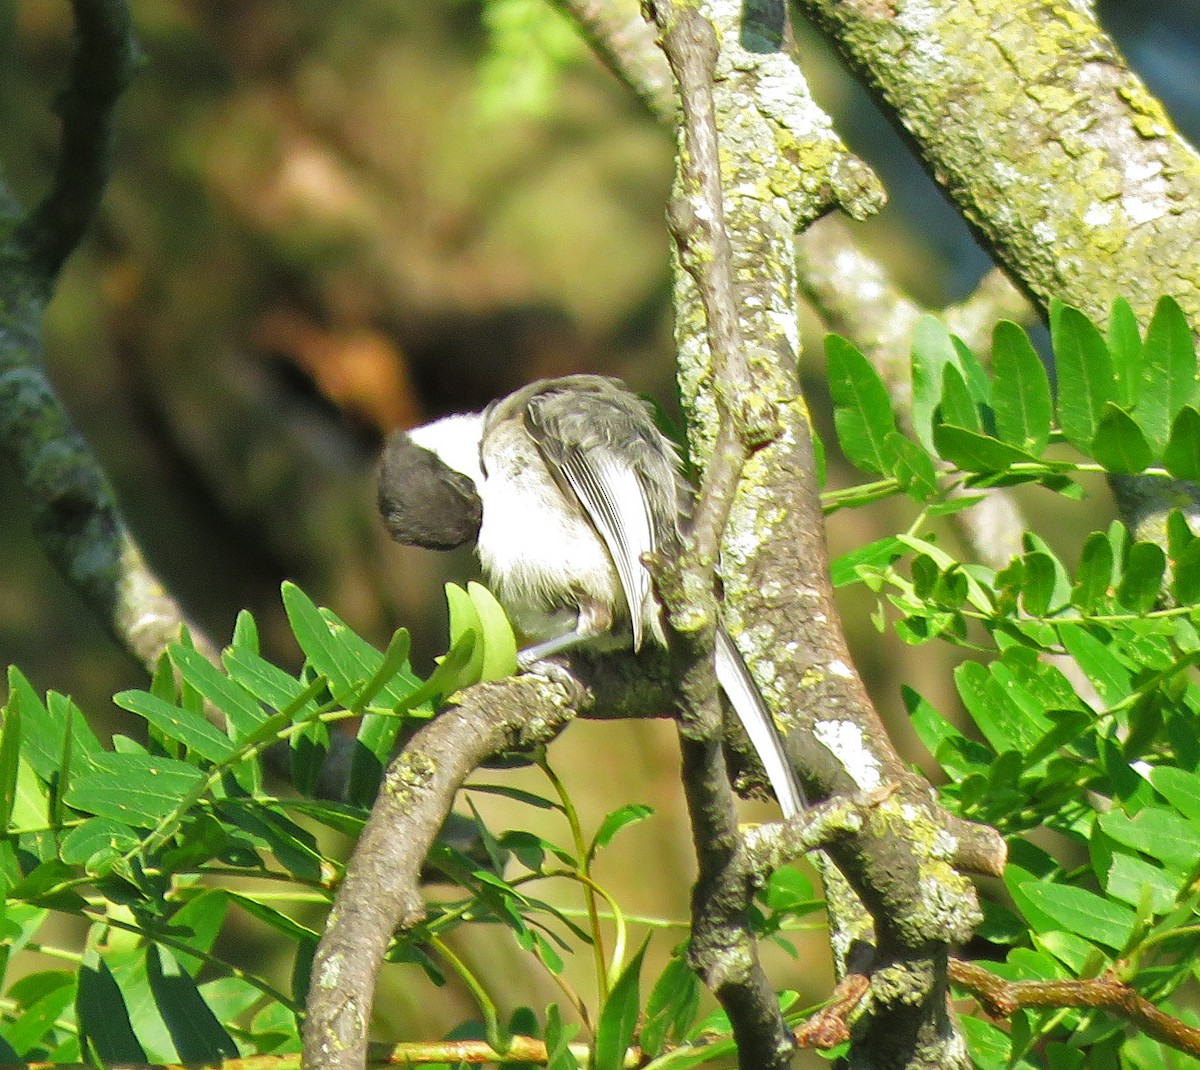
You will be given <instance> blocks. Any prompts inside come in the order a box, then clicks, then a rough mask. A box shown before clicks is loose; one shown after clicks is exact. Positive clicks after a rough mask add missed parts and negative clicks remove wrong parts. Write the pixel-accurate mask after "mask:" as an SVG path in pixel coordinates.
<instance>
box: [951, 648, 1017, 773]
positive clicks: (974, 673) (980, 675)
mask: <svg viewBox="0 0 1200 1070" xmlns="http://www.w3.org/2000/svg"><path fill="white" fill-rule="evenodd" d="M954 683H955V685H956V686H957V688H958V693H959V696H960V697H961V698H962V700H963V705H964V706H966V708H967V712H968V713H970V715H971V717H972V719H973V720H974V721H975V723H976V724H977V725H978V726H979V730H980V732H982V733H983V736H984V738H985V739H986V740H987V741H988V742H989V743H990V744H991V745H992V747H994V748H995V749H996V751H998V752H1003V751H1010V750H1019V749H1021V739H1022V736H1023V735H1024V734H1025V733H1023V732H1022V730H1021V727H1020V716H1021V715H1020V713H1019V711H1018V710H1017V709H1016V707H1015V706H1013V704H1012V703H1011V702H1009V700H1008V698H1007V697H1006V696H1005V695H1004V694H1003V692H1002V691H1000V689H999V688H997V687H996V685H995V683H994V682H993V680H992V678H991V675H990V674H989V673H988V671H987V669H986V668H985V667H984V666H983V665H981V664H979V662H977V661H964V662H963V663H962V664H961V665H959V666H958V668H957V669H955V670H954Z"/></svg>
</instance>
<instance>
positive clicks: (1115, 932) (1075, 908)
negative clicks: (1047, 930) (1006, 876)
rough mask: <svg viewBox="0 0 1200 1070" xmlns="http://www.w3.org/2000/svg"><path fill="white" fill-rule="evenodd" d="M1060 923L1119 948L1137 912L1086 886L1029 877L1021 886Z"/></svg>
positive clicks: (1095, 939)
mask: <svg viewBox="0 0 1200 1070" xmlns="http://www.w3.org/2000/svg"><path fill="white" fill-rule="evenodd" d="M1019 892H1020V894H1021V895H1023V896H1025V897H1027V898H1028V899H1029V900H1030V901H1031V902H1032V903H1034V904H1035V905H1036V906H1037V907H1038V909H1039V910H1041V911H1043V912H1044V913H1045V914H1047V915H1048V916H1049V917H1050V918H1051V919H1052V920H1053V921H1054V922H1055V923H1056V924H1057V925H1058V926H1061V927H1062V928H1063V929H1065V930H1066V931H1067V932H1069V933H1075V934H1076V935H1078V936H1082V937H1084V938H1085V939H1087V940H1092V941H1094V942H1095V943H1098V944H1103V945H1104V946H1105V947H1111V948H1113V949H1114V950H1117V951H1120V950H1121V949H1122V948H1123V947H1124V946H1125V943H1126V941H1127V940H1128V939H1129V936H1130V934H1131V933H1132V932H1133V922H1134V912H1133V911H1132V910H1130V909H1129V908H1128V907H1125V906H1121V905H1120V904H1118V903H1113V902H1110V901H1109V900H1107V899H1104V898H1103V897H1101V896H1098V895H1096V893H1095V892H1089V891H1087V890H1086V889H1085V888H1075V887H1072V886H1070V885H1065V884H1048V883H1045V882H1042V881H1027V882H1026V883H1024V884H1022V885H1021V886H1020V888H1019Z"/></svg>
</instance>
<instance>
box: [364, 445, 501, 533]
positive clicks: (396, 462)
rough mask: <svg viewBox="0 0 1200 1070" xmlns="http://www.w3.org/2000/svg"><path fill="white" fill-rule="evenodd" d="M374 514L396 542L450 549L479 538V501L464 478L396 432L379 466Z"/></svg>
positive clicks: (474, 491) (427, 451)
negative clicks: (376, 503) (375, 512)
mask: <svg viewBox="0 0 1200 1070" xmlns="http://www.w3.org/2000/svg"><path fill="white" fill-rule="evenodd" d="M379 513H380V515H381V516H382V517H383V522H384V524H385V525H386V526H387V529H388V532H389V533H390V534H391V536H392V538H393V539H395V540H396V542H400V543H404V544H405V545H406V546H421V547H424V548H425V549H426V550H453V549H455V548H456V547H459V546H462V545H463V544H464V543H468V542H471V541H473V540H475V539H477V538H478V537H479V525H480V522H481V521H482V519H483V502H482V501H481V500H480V497H479V492H478V491H477V490H476V489H475V484H474V483H473V482H472V481H471V479H470V478H469V477H468V476H465V475H463V474H462V473H461V472H456V471H455V470H454V469H453V468H450V467H449V466H448V465H446V464H444V463H443V462H442V461H441V459H440V458H439V457H438V456H437V455H436V454H434V453H431V452H430V451H429V450H427V449H422V448H421V447H420V446H418V445H417V444H416V443H415V442H413V441H412V439H410V438H409V437H408V435H406V434H405V433H404V432H403V431H397V432H395V433H393V434H392V435H391V437H390V438H389V439H388V441H387V445H386V446H385V447H384V451H383V458H382V460H381V461H380V463H379Z"/></svg>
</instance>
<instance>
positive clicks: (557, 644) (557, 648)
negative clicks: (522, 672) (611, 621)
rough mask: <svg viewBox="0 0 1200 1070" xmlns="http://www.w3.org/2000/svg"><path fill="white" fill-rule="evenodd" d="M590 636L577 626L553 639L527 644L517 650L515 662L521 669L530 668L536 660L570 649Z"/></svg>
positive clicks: (542, 659)
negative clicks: (531, 644)
mask: <svg viewBox="0 0 1200 1070" xmlns="http://www.w3.org/2000/svg"><path fill="white" fill-rule="evenodd" d="M590 638H592V636H591V634H589V633H584V632H581V631H580V630H579V629H578V628H576V629H575V630H574V631H571V632H567V634H566V635H556V636H555V637H554V638H553V639H546V640H545V641H543V642H541V643H534V644H533V646H527V647H526V648H525V649H524V650H521V651H518V653H517V664H518V665H520V666H521V668H522V669H526V670H528V669H531V668H532V667H533V666H534V664H535V663H536V662H539V661H544V660H545V659H546V658H551V657H553V656H554V655H555V654H561V653H562V652H563V651H564V650H570V649H571V648H572V647H574V646H578V645H579V644H580V643H583V642H586V641H587V640H588V639H590Z"/></svg>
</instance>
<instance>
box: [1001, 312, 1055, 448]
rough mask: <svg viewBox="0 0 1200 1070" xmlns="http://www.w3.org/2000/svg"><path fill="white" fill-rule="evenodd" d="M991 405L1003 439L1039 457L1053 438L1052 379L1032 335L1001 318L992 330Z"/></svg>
mask: <svg viewBox="0 0 1200 1070" xmlns="http://www.w3.org/2000/svg"><path fill="white" fill-rule="evenodd" d="M992 375H993V376H994V382H993V384H992V408H993V410H994V411H995V413H996V432H997V434H998V435H999V437H1000V438H1001V439H1003V440H1004V441H1005V442H1008V443H1010V444H1011V445H1013V446H1019V447H1020V448H1021V449H1023V450H1028V451H1029V452H1030V453H1032V454H1034V455H1035V456H1038V457H1040V456H1041V455H1042V451H1043V450H1045V448H1046V445H1047V443H1049V441H1050V421H1051V417H1052V416H1053V411H1054V405H1053V402H1052V400H1051V397H1050V378H1049V376H1048V375H1047V374H1046V369H1045V367H1044V366H1043V364H1042V360H1041V358H1040V357H1039V356H1038V355H1037V351H1036V350H1035V349H1034V348H1033V344H1032V343H1031V342H1030V341H1029V336H1028V335H1027V334H1026V333H1025V332H1024V331H1023V330H1022V329H1021V328H1020V327H1018V326H1017V325H1016V324H1015V323H1010V322H1009V321H1007V320H1001V321H1000V322H999V323H997V324H996V328H995V330H994V331H993V332H992Z"/></svg>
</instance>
